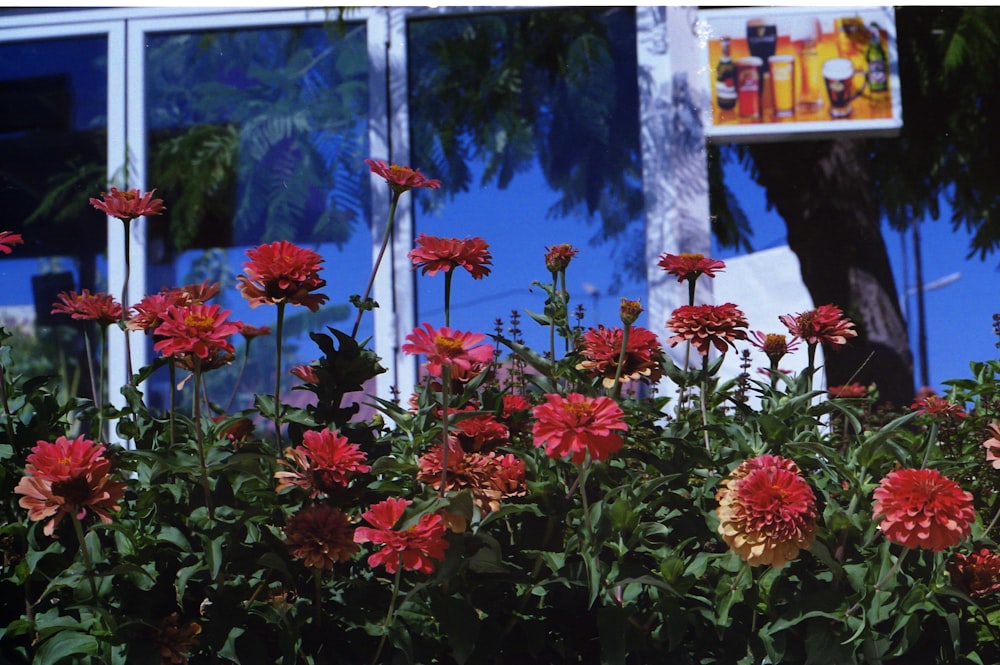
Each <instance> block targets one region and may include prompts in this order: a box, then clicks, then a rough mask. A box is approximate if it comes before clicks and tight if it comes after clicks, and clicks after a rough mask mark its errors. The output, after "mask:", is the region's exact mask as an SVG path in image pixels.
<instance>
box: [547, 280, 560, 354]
mask: <svg viewBox="0 0 1000 665" xmlns="http://www.w3.org/2000/svg"><path fill="white" fill-rule="evenodd" d="M558 293H559V274H558V273H552V304H553V307H552V318H551V319H550V320H549V353H550V354H551V356H552V358H551V359H552V362H555V361H556V307H555V305H556V303H557V294H558Z"/></svg>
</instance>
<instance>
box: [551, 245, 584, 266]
mask: <svg viewBox="0 0 1000 665" xmlns="http://www.w3.org/2000/svg"><path fill="white" fill-rule="evenodd" d="M579 253H580V250H578V249H577V248H576V247H573V245H570V244H568V243H562V244H561V245H553V246H552V247H546V248H545V267H546V268H548V269H549V272H553V273H556V272H562V271H563V270H565V269H566V268H567V267H568V266H569V262H570V260H571V259H572V258H573V257H574V256H576V255H577V254H579Z"/></svg>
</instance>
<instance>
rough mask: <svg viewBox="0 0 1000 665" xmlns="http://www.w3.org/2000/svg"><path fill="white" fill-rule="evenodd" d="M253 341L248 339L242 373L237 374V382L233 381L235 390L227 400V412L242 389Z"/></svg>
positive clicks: (241, 368) (241, 366)
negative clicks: (241, 385)
mask: <svg viewBox="0 0 1000 665" xmlns="http://www.w3.org/2000/svg"><path fill="white" fill-rule="evenodd" d="M251 341H252V340H250V339H247V344H246V347H245V348H244V351H243V364H242V365H240V373H239V374H237V375H236V382H235V383H233V392H232V393H230V395H229V401H228V402H226V413H229V410H230V409H231V408H232V406H233V402H234V401H235V400H236V393H237V392H238V391H239V389H240V384H241V383H242V382H243V374H244V373H245V372H246V369H247V364H248V363H249V362H250V342H251Z"/></svg>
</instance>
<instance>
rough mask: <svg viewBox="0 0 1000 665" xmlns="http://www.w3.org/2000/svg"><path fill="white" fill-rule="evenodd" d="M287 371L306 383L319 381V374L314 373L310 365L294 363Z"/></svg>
mask: <svg viewBox="0 0 1000 665" xmlns="http://www.w3.org/2000/svg"><path fill="white" fill-rule="evenodd" d="M288 371H289V372H290V373H291V374H292V376H295V377H298V378H300V379H302V380H303V381H305V382H306V383H312V384H317V383H319V375H318V374H316V370H314V369H313V368H312V366H311V365H296V366H295V367H293V368H291V369H290V370H288Z"/></svg>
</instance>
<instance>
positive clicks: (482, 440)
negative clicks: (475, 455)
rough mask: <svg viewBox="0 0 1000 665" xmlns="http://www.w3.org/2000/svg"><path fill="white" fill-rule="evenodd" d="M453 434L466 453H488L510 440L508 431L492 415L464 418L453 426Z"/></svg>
mask: <svg viewBox="0 0 1000 665" xmlns="http://www.w3.org/2000/svg"><path fill="white" fill-rule="evenodd" d="M455 428H456V430H455V434H456V436H458V439H459V441H461V443H462V447H463V448H465V449H466V450H468V451H489V450H493V449H494V448H496V447H497V446H502V445H503V444H505V443H507V441H508V440H509V439H510V430H509V429H508V428H507V426H506V425H504V424H503V423H500V422H497V419H496V418H494V417H493V415H492V414H489V413H485V414H483V415H480V416H473V417H471V418H466V419H465V420H462V421H460V422H459V423H458V424H457V425H455Z"/></svg>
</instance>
